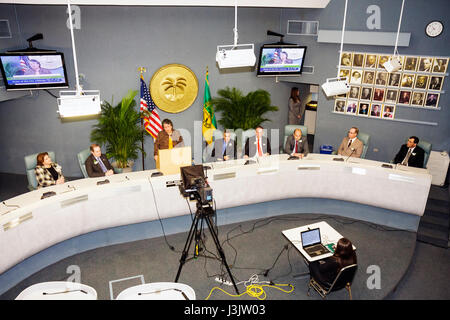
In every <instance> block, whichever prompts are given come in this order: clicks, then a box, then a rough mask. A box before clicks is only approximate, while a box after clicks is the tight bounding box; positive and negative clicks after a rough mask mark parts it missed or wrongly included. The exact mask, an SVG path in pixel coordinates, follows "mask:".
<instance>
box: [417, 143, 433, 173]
mask: <svg viewBox="0 0 450 320" xmlns="http://www.w3.org/2000/svg"><path fill="white" fill-rule="evenodd" d="M417 145H418V146H419V147H421V148H422V149H423V151H425V155H424V157H423V167H424V168H426V167H427V163H428V159H429V158H430V153H431V147H432V144H431V143H430V142H428V141H424V140H419V143H418V144H417Z"/></svg>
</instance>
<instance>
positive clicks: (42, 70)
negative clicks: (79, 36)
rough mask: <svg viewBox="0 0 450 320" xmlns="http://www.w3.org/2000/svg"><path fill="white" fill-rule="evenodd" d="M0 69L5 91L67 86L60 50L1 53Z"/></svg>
mask: <svg viewBox="0 0 450 320" xmlns="http://www.w3.org/2000/svg"><path fill="white" fill-rule="evenodd" d="M0 69H1V72H2V76H3V81H4V83H5V87H6V90H7V91H10V90H33V89H55V88H68V87H69V82H68V80H67V71H66V66H65V63H64V55H63V54H62V53H61V52H33V53H29V52H22V53H20V52H15V53H2V54H0Z"/></svg>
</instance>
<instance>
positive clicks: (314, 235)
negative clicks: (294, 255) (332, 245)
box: [301, 228, 321, 247]
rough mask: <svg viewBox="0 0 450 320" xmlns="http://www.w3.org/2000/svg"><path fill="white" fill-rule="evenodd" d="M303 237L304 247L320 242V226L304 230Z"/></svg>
mask: <svg viewBox="0 0 450 320" xmlns="http://www.w3.org/2000/svg"><path fill="white" fill-rule="evenodd" d="M301 237H302V246H303V247H307V246H310V245H314V244H318V243H320V242H321V241H320V229H319V228H316V229H312V230H308V231H303V232H302V233H301Z"/></svg>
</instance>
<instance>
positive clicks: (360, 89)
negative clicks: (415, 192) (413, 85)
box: [336, 85, 440, 108]
mask: <svg viewBox="0 0 450 320" xmlns="http://www.w3.org/2000/svg"><path fill="white" fill-rule="evenodd" d="M346 98H348V99H352V100H364V102H365V103H367V102H374V103H388V104H404V105H410V106H416V107H427V108H437V107H438V104H439V98H440V93H438V92H432V91H431V92H430V91H413V90H403V89H391V88H378V87H371V86H353V85H352V86H350V91H349V93H348V94H346V95H341V96H337V97H336V100H337V99H346Z"/></svg>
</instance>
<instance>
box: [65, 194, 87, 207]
mask: <svg viewBox="0 0 450 320" xmlns="http://www.w3.org/2000/svg"><path fill="white" fill-rule="evenodd" d="M87 200H88V195H87V194H84V195H82V196H79V197H75V198H71V199H67V200H64V201H61V208H64V207H67V206H71V205H73V204H75V203H78V202H82V201H87Z"/></svg>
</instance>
